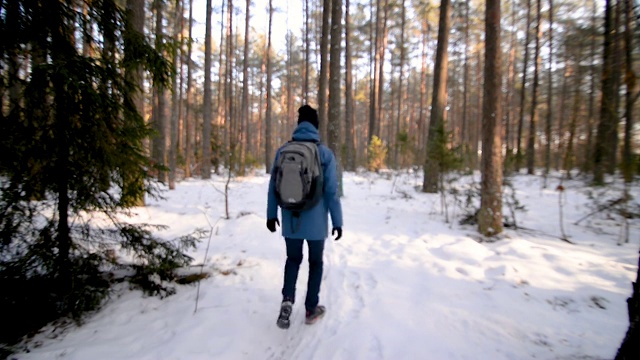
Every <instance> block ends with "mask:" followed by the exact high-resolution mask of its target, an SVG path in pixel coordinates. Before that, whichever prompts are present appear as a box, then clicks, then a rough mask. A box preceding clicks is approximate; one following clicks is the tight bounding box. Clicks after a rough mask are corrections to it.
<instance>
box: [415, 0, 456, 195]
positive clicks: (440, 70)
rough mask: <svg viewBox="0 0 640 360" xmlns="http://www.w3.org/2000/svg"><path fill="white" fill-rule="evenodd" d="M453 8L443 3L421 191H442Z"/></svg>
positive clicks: (447, 3)
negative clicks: (441, 159) (440, 186)
mask: <svg viewBox="0 0 640 360" xmlns="http://www.w3.org/2000/svg"><path fill="white" fill-rule="evenodd" d="M450 18H451V5H450V1H449V0H442V1H441V2H440V22H439V25H438V46H437V48H436V62H435V67H434V70H433V71H434V79H433V99H432V100H431V120H430V121H429V135H428V138H427V154H426V162H425V166H424V183H423V185H422V191H424V192H428V193H436V192H438V190H439V179H440V175H441V174H440V172H441V164H440V157H441V153H442V151H443V150H444V149H445V144H444V143H443V142H444V137H445V136H444V124H445V121H446V106H447V74H448V62H449V54H448V48H449V27H450Z"/></svg>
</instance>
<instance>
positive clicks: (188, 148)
mask: <svg viewBox="0 0 640 360" xmlns="http://www.w3.org/2000/svg"><path fill="white" fill-rule="evenodd" d="M132 1H135V0H132ZM192 42H193V0H189V39H188V41H187V59H186V61H187V104H186V107H185V114H184V118H185V123H186V125H185V127H186V137H185V142H184V144H185V151H184V152H185V156H184V161H185V164H184V170H185V171H184V175H185V176H186V177H187V178H190V177H191V164H194V163H195V162H196V161H195V159H194V149H195V139H196V130H195V129H196V127H195V124H194V120H193V115H192V114H191V112H192V110H191V109H192V106H193V88H192V84H193V70H192V69H193V61H192V59H191V56H192V53H191V50H192V45H191V44H192Z"/></svg>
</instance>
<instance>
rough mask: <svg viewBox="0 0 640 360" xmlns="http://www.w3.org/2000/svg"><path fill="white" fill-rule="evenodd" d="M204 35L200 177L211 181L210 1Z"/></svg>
mask: <svg viewBox="0 0 640 360" xmlns="http://www.w3.org/2000/svg"><path fill="white" fill-rule="evenodd" d="M205 11H206V17H205V19H206V20H205V34H204V95H203V96H204V98H203V104H202V105H203V107H204V109H203V117H202V121H203V123H202V159H201V164H200V175H201V176H202V178H203V179H211V130H212V129H211V121H212V116H211V115H212V114H211V106H212V105H211V15H212V14H211V0H207V5H206V9H205Z"/></svg>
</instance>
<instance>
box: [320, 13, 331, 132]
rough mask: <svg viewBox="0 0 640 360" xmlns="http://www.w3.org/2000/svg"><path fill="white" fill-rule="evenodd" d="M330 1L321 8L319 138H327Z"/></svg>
mask: <svg viewBox="0 0 640 360" xmlns="http://www.w3.org/2000/svg"><path fill="white" fill-rule="evenodd" d="M330 15H331V0H324V2H323V6H322V38H321V39H320V77H319V78H318V117H319V118H320V128H319V130H320V137H321V138H323V139H326V138H327V124H328V122H327V120H328V119H327V115H328V112H327V85H328V83H329V66H330V65H329V62H328V58H329V31H330V28H329V25H330V19H331V16H330Z"/></svg>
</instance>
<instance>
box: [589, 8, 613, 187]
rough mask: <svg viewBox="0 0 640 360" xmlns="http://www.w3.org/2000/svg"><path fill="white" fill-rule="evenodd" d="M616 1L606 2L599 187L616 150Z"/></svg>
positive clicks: (598, 143) (597, 155)
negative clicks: (612, 146)
mask: <svg viewBox="0 0 640 360" xmlns="http://www.w3.org/2000/svg"><path fill="white" fill-rule="evenodd" d="M612 1H614V0H605V15H604V16H605V22H604V52H603V63H602V97H601V104H600V122H599V123H598V130H597V134H596V144H595V147H596V148H595V159H594V171H593V182H594V183H595V184H597V185H602V184H604V174H605V171H606V169H607V168H606V166H607V162H608V161H609V160H610V159H611V152H613V151H615V149H612V148H610V147H611V145H612V144H611V142H610V141H608V140H609V139H611V134H612V133H614V132H616V126H615V125H616V119H617V111H616V108H615V95H614V94H613V93H614V91H616V88H615V80H614V78H613V58H612V55H613V50H614V48H615V47H614V44H613V43H614V42H615V29H614V24H613V8H612V6H611V2H612Z"/></svg>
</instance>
